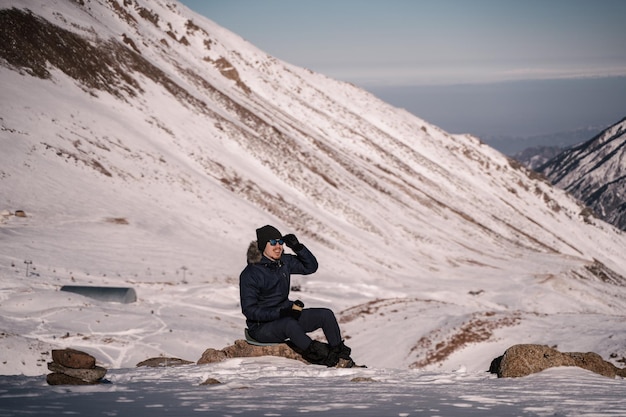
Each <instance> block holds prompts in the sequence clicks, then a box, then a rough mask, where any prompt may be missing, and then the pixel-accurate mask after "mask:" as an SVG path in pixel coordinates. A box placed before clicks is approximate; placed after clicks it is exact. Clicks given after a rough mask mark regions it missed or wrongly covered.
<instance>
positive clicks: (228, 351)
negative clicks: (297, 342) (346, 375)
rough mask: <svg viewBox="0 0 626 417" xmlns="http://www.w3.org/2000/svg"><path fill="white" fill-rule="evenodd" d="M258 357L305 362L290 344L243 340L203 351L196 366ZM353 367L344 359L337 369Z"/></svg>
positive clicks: (351, 363) (340, 361) (296, 349)
mask: <svg viewBox="0 0 626 417" xmlns="http://www.w3.org/2000/svg"><path fill="white" fill-rule="evenodd" d="M258 356H279V357H282V358H287V359H294V360H297V361H300V362H304V363H309V362H307V361H306V360H305V359H304V358H303V357H302V355H301V354H300V353H298V348H296V347H295V346H293V345H291V344H290V343H278V344H275V345H270V346H257V345H251V344H250V343H248V342H246V341H245V340H243V339H239V340H235V344H233V345H231V346H227V347H225V348H224V349H221V350H218V349H212V348H209V349H207V350H205V351H204V353H203V354H202V357H200V359H199V360H198V362H197V363H198V365H203V364H207V363H214V362H221V361H223V360H225V359H229V358H251V357H258ZM352 366H355V365H354V362H352V361H348V360H346V359H339V363H338V364H337V365H336V367H337V368H349V367H352Z"/></svg>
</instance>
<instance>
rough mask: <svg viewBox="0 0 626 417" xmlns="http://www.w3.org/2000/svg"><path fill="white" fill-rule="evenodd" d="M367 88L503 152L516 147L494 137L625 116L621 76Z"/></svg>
mask: <svg viewBox="0 0 626 417" xmlns="http://www.w3.org/2000/svg"><path fill="white" fill-rule="evenodd" d="M367 90H368V91H369V92H371V93H372V94H374V95H376V96H377V97H379V98H380V99H382V100H384V101H386V102H388V103H390V104H392V105H394V106H396V107H401V108H404V109H406V110H407V111H409V112H411V113H413V114H415V115H416V116H418V117H420V118H422V119H425V120H426V121H428V122H430V123H433V124H435V125H437V126H439V127H441V128H442V129H444V130H446V131H448V132H450V133H471V134H473V135H475V136H478V137H480V138H481V139H484V141H485V142H487V143H489V144H490V145H492V146H494V147H495V148H496V149H499V150H500V151H502V152H505V153H510V152H513V151H515V149H516V148H517V147H516V146H515V144H512V143H508V144H507V143H504V142H503V141H500V143H498V141H496V140H495V139H496V138H502V140H504V138H507V137H508V138H511V139H513V138H517V139H519V138H529V137H534V136H544V135H545V136H547V135H553V134H557V133H564V132H573V131H575V130H580V129H586V128H597V130H598V131H600V130H602V129H604V128H606V127H608V126H611V125H613V124H615V123H617V122H619V121H620V120H621V119H623V118H624V117H626V94H624V93H625V92H626V77H601V78H600V77H598V78H581V79H559V80H525V81H508V82H500V83H488V84H457V85H441V86H394V87H369V88H368V89H367ZM589 139H591V137H589ZM548 145H549V144H548Z"/></svg>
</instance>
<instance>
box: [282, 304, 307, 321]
mask: <svg viewBox="0 0 626 417" xmlns="http://www.w3.org/2000/svg"><path fill="white" fill-rule="evenodd" d="M302 307H304V303H303V302H302V301H300V300H297V301H295V302H294V303H293V304H291V307H286V308H281V309H280V311H279V314H280V317H281V318H283V317H291V318H294V319H296V320H298V319H299V318H300V315H301V314H302Z"/></svg>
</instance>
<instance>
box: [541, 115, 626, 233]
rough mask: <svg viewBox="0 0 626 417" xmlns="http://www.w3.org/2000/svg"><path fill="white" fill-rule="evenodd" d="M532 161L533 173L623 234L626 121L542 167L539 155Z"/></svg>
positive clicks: (624, 220)
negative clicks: (575, 199)
mask: <svg viewBox="0 0 626 417" xmlns="http://www.w3.org/2000/svg"><path fill="white" fill-rule="evenodd" d="M545 151H546V150H545V149H544V150H543V151H542V152H543V155H546V156H547V154H546V153H545ZM534 158H535V164H536V165H539V166H536V167H535V168H536V170H537V171H538V172H540V173H542V174H544V175H545V176H546V177H548V178H549V179H550V181H552V183H553V184H555V185H556V186H558V187H561V188H563V189H565V190H567V191H568V192H570V193H572V194H573V195H574V196H576V197H577V198H579V199H580V200H581V201H583V202H584V203H585V204H586V205H587V206H589V207H590V208H592V209H593V210H594V212H595V213H596V215H597V216H598V217H599V218H601V219H603V220H605V221H607V222H609V223H612V224H613V225H615V226H617V227H619V228H620V229H622V230H626V118H624V119H622V120H621V121H620V122H618V123H616V124H614V125H613V126H611V127H609V128H607V129H605V130H604V131H602V132H601V133H599V134H598V135H597V136H595V137H594V138H592V139H590V140H588V141H586V142H584V143H582V144H579V145H576V146H573V147H571V148H569V149H566V150H564V151H562V152H558V153H557V154H556V155H555V156H552V157H551V158H549V159H548V160H547V161H545V162H544V163H543V164H538V162H539V161H540V160H541V158H540V157H538V155H535V156H534ZM531 162H532V158H531Z"/></svg>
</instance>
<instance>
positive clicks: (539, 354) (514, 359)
mask: <svg viewBox="0 0 626 417" xmlns="http://www.w3.org/2000/svg"><path fill="white" fill-rule="evenodd" d="M557 366H578V367H580V368H583V369H587V370H589V371H592V372H595V373H597V374H600V375H604V376H607V377H609V378H615V376H616V375H620V376H622V375H623V374H624V370H622V369H619V368H617V367H616V366H615V365H613V364H612V363H610V362H607V361H605V360H604V359H602V357H601V356H600V355H598V354H597V353H593V352H587V353H580V352H566V353H563V352H559V351H558V350H556V349H554V348H551V347H549V346H546V345H530V344H529V345H514V346H511V347H510V348H508V349H507V350H506V352H504V355H502V356H500V357H499V358H496V359H494V360H493V362H492V364H491V367H490V369H489V370H490V372H492V373H497V374H498V377H500V378H516V377H521V376H526V375H530V374H533V373H536V372H541V371H543V370H545V369H548V368H553V367H557Z"/></svg>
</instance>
